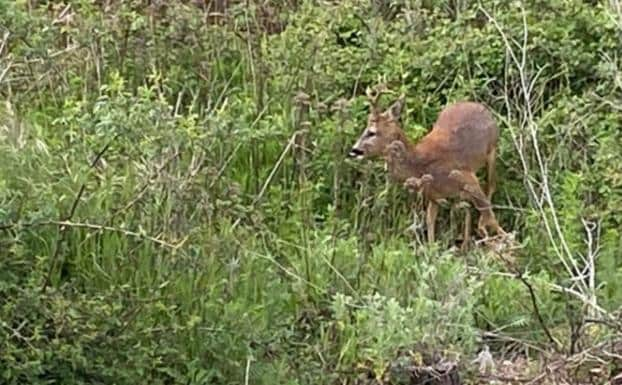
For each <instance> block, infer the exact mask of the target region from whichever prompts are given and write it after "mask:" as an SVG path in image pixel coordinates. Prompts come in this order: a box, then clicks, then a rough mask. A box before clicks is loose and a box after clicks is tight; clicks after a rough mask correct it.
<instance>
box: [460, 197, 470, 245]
mask: <svg viewBox="0 0 622 385" xmlns="http://www.w3.org/2000/svg"><path fill="white" fill-rule="evenodd" d="M464 210H465V213H464V235H463V237H462V238H463V239H462V245H461V246H460V250H462V251H466V250H468V248H469V243H470V242H471V207H468V206H467V207H465V208H464Z"/></svg>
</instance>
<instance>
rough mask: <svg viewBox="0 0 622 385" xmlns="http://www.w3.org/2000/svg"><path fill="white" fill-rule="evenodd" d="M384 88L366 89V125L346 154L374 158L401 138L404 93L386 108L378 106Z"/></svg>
mask: <svg viewBox="0 0 622 385" xmlns="http://www.w3.org/2000/svg"><path fill="white" fill-rule="evenodd" d="M386 91H387V90H386V88H381V89H378V90H374V91H372V90H370V89H368V90H367V97H368V99H369V104H370V112H369V116H368V117H367V127H366V128H365V130H364V131H363V133H362V134H361V136H360V137H359V139H358V140H357V141H356V143H355V144H354V146H352V149H350V152H349V153H348V156H349V157H351V158H356V159H363V158H376V157H380V156H383V155H384V153H385V151H387V147H388V146H389V144H391V142H393V141H395V140H402V139H403V135H404V133H403V131H402V127H401V126H400V122H399V118H400V114H401V112H402V107H403V106H404V95H401V96H400V97H399V98H398V99H397V100H396V101H395V102H394V103H393V104H392V105H391V106H390V107H389V108H388V109H386V110H385V111H381V110H380V109H379V108H378V98H379V97H380V95H381V94H382V93H383V92H386Z"/></svg>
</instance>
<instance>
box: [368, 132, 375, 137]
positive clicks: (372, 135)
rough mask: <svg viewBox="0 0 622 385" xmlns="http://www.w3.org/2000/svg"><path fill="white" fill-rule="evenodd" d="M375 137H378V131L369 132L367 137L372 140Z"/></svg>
mask: <svg viewBox="0 0 622 385" xmlns="http://www.w3.org/2000/svg"><path fill="white" fill-rule="evenodd" d="M374 136H376V131H367V137H368V138H372V137H374Z"/></svg>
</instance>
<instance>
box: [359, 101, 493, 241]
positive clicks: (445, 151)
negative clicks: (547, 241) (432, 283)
mask: <svg viewBox="0 0 622 385" xmlns="http://www.w3.org/2000/svg"><path fill="white" fill-rule="evenodd" d="M368 95H369V94H368ZM378 96H379V95H376V96H375V97H373V96H370V99H371V104H372V108H371V112H370V114H369V117H368V124H367V128H366V129H365V130H364V132H363V134H362V135H361V137H360V138H359V139H358V141H357V142H356V144H355V145H354V146H353V147H352V150H351V151H350V154H349V155H350V156H352V157H357V158H378V157H383V158H384V159H385V161H386V162H387V166H388V170H389V173H390V175H391V177H392V179H393V180H395V181H397V182H404V181H407V183H406V185H407V186H409V187H410V188H411V189H412V188H414V189H415V190H417V191H421V192H422V193H423V194H424V196H425V197H426V198H427V200H428V208H427V218H426V221H427V226H428V240H429V241H430V242H433V241H434V238H435V234H434V224H435V222H436V216H437V214H438V201H439V200H442V199H445V198H450V197H459V198H461V199H466V200H469V201H470V202H471V203H473V205H474V206H475V207H476V208H477V209H478V211H479V212H480V220H479V224H478V229H479V230H480V231H481V232H482V233H483V234H484V235H486V234H487V231H486V227H492V228H493V229H494V230H495V231H496V232H498V233H500V234H504V231H503V229H502V228H501V227H500V226H499V224H498V223H497V221H496V219H495V216H494V213H493V211H492V209H491V205H490V197H491V196H492V194H493V192H494V190H495V175H494V174H495V172H494V170H495V153H496V146H497V141H498V137H499V132H498V128H497V125H496V124H495V122H494V120H493V117H492V114H491V113H490V112H489V111H488V110H487V109H486V107H484V106H483V105H482V104H479V103H474V102H458V103H455V104H452V105H449V106H447V107H446V108H445V109H444V110H443V111H441V113H440V114H439V116H438V119H437V120H436V122H435V123H434V125H433V127H432V130H430V132H429V133H428V134H427V135H425V136H424V137H423V138H422V139H421V140H420V141H419V142H418V143H417V144H413V143H412V142H411V141H410V140H409V139H408V138H407V136H406V134H405V133H404V131H403V130H402V128H401V127H400V124H399V116H400V113H401V110H402V107H403V103H404V96H403V95H402V96H401V97H400V98H399V99H398V100H397V101H396V102H395V103H393V105H392V106H391V107H389V108H388V109H387V110H386V111H384V112H380V111H379V110H378V109H377V107H376V101H377V97H378ZM484 165H487V171H488V188H487V190H488V191H487V194H484V192H483V191H482V189H481V187H480V185H479V181H478V180H477V177H476V176H475V172H476V171H477V170H479V169H480V168H482V167H483V166H484ZM467 225H470V223H468V224H467V223H465V227H466V226H467ZM466 232H467V231H466V229H465V235H466ZM465 241H467V242H468V239H466V237H465Z"/></svg>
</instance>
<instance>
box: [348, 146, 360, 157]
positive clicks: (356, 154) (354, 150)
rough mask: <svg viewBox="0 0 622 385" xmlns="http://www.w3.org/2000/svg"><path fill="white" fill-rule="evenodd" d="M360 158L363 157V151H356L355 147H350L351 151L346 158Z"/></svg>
mask: <svg viewBox="0 0 622 385" xmlns="http://www.w3.org/2000/svg"><path fill="white" fill-rule="evenodd" d="M362 156H363V151H362V150H360V149H358V148H356V147H352V149H351V150H350V152H349V153H348V157H350V158H358V157H362Z"/></svg>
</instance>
